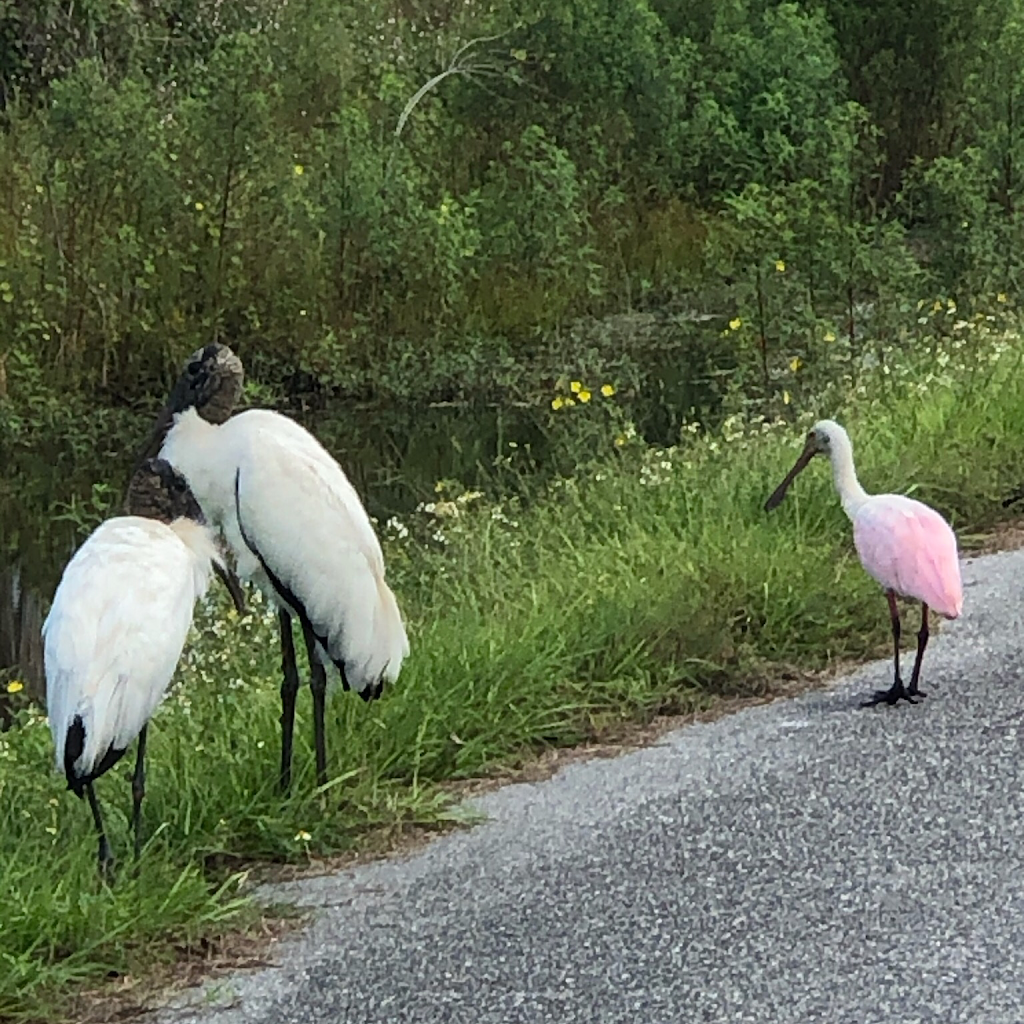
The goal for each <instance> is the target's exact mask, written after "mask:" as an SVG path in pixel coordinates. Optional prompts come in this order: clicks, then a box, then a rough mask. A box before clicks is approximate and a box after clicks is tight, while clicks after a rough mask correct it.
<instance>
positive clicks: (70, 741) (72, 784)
mask: <svg viewBox="0 0 1024 1024" xmlns="http://www.w3.org/2000/svg"><path fill="white" fill-rule="evenodd" d="M125 749H126V748H125V747H122V748H121V749H120V750H118V749H116V748H115V747H113V746H111V747H108V748H107V752H106V753H105V754H104V755H103V757H101V758H100V761H99V764H97V765H96V768H95V769H94V770H93V771H92V772H90V773H89V774H88V775H79V774H78V773H77V772H76V771H75V762H76V761H77V760H78V759H79V758H80V757H81V756H82V751H83V750H85V722H83V721H82V716H81V715H75V720H74V721H73V722H72V723H71V725H70V726H68V734H67V736H65V737H64V775H65V776H66V778H67V780H68V789H70V790H71V792H72V793H74V794H75V796H77V797H78V799H79V800H81V799H82V798H83V797H84V796H85V787H86V786H87V785H88V784H89V783H90V782H92V781H93V779H98V778H99V777H100V776H101V775H102V774H103V773H104V772H106V771H109V770H110V769H111V768H113V767H114V765H115V764H117V762H118V761H120V760H121V758H122V757H123V756H124V752H125Z"/></svg>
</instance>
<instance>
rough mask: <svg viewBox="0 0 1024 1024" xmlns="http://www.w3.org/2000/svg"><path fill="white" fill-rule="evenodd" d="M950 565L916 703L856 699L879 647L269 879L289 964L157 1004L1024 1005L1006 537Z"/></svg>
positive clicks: (214, 1012)
mask: <svg viewBox="0 0 1024 1024" xmlns="http://www.w3.org/2000/svg"><path fill="white" fill-rule="evenodd" d="M964 582H965V584H966V595H965V597H966V599H965V616H964V618H963V619H961V620H960V621H959V622H957V623H954V624H952V625H950V626H947V627H946V629H945V630H944V631H943V633H942V634H941V635H940V636H938V637H933V642H932V643H933V646H932V648H931V649H930V650H929V652H928V653H929V657H928V658H927V660H926V662H925V673H924V679H923V685H924V689H925V690H926V691H928V692H930V694H931V696H930V697H929V698H928V699H927V700H925V701H924V702H923V703H922V704H920V705H918V706H916V707H911V706H909V705H907V704H903V705H901V706H900V707H898V708H896V709H889V708H878V709H872V710H860V709H859V708H857V707H856V702H857V699H858V698H859V697H861V696H863V695H865V694H867V693H868V692H869V691H871V690H873V689H875V688H878V687H881V686H883V685H886V686H887V685H888V684H889V675H888V674H889V671H890V669H889V665H888V663H885V662H879V663H875V664H872V665H869V666H867V667H866V668H864V669H862V670H861V671H859V672H857V673H855V674H854V675H852V676H849V677H847V678H845V679H842V680H839V681H838V682H837V683H836V685H834V686H833V687H832V688H830V689H829V690H826V691H821V692H815V693H811V694H808V695H806V696H804V697H801V698H798V699H795V700H791V701H779V702H776V703H774V704H771V705H766V706H763V707H758V708H753V709H750V710H747V711H743V712H740V713H738V714H736V715H732V716H729V717H727V718H724V719H722V720H719V721H717V722H714V723H712V724H708V725H695V726H690V727H688V728H685V729H682V730H680V731H679V732H676V733H673V734H671V735H669V736H666V737H665V738H664V740H663V741H662V742H661V743H660V744H659V745H658V746H656V747H653V748H651V749H647V750H641V751H638V752H635V753H630V754H625V755H623V756H621V757H618V758H615V759H612V760H595V761H590V762H586V763H579V764H575V765H572V766H570V767H568V768H566V769H564V770H563V771H562V772H560V773H559V774H558V775H557V776H556V777H555V778H553V779H551V780H550V781H548V782H543V783H540V784H536V785H516V786H509V787H507V788H505V789H502V790H500V791H498V792H495V793H492V794H490V795H488V796H486V797H485V798H483V799H481V800H480V801H478V803H479V805H480V806H481V807H482V809H483V810H484V811H485V812H486V813H487V814H488V815H489V816H490V818H491V820H490V821H489V822H488V823H487V824H484V825H482V826H480V827H478V828H475V829H473V830H470V831H467V832H463V833H460V834H456V835H450V836H447V837H444V838H442V839H440V840H438V841H436V842H434V843H432V844H431V845H430V846H429V847H428V848H427V849H426V850H425V851H423V852H421V853H419V854H417V855H415V856H413V857H410V858H409V859H406V860H403V861H395V862H385V863H380V864H375V865H372V866H368V867H363V868H359V869H357V870H353V871H348V872H345V873H343V874H341V875H338V876H334V877H329V878H322V879H314V880H310V881H306V882H302V883H295V884H292V885H288V886H284V887H282V890H281V895H284V894H287V896H288V898H291V899H297V900H300V901H301V902H303V903H306V904H310V905H313V906H316V907H319V908H320V910H321V912H320V915H319V917H318V920H317V923H316V924H315V925H314V926H313V927H312V928H310V929H309V930H308V931H306V932H304V933H303V934H301V935H299V936H297V937H296V938H293V939H289V940H287V941H285V942H283V943H282V944H281V945H280V946H279V947H277V950H276V956H277V959H278V961H279V963H280V966H279V967H277V968H272V969H268V970H261V971H258V972H249V973H244V972H243V973H239V974H237V975H234V976H233V977H232V978H231V980H230V981H229V982H227V983H225V982H224V981H223V980H221V981H219V982H218V983H217V984H216V986H215V987H214V988H213V989H212V990H211V992H209V993H207V994H206V996H205V998H207V999H208V1000H209V1003H208V1005H205V1006H202V1007H200V1008H199V1009H196V1008H192V1009H189V1008H187V1007H186V1008H178V1009H176V1010H173V1011H165V1012H164V1013H163V1014H162V1015H161V1017H160V1021H161V1022H172V1021H173V1022H175V1024H185V1022H188V1024H291V1022H296V1024H299V1022H301V1024H321V1022H323V1024H327V1022H330V1024H341V1022H353V1024H355V1022H359V1024H385V1022H386V1024H406V1022H414V1021H415V1022H424V1024H426V1022H431V1024H441V1022H445V1024H518V1022H523V1024H540V1022H542V1021H551V1022H557V1024H572V1022H587V1024H613V1022H615V1024H618V1022H623V1024H625V1022H629V1024H669V1022H673V1024H675V1022H678V1024H690V1022H716V1024H719V1022H720V1024H744V1022H748V1021H749V1022H753V1021H756V1022H764V1024H808V1022H819V1021H820V1022H823V1024H846V1022H849V1024H911V1022H913V1024H916V1022H923V1021H942V1022H952V1021H963V1022H969V1024H1022V1022H1024V786H1022V779H1024V749H1022V745H1021V739H1022V736H1021V734H1022V725H1024V678H1022V675H1024V674H1022V671H1021V667H1020V662H1021V656H1022V651H1024V618H1022V613H1024V551H1019V552H1011V553H1008V554H1002V555H995V556H989V557H985V558H980V559H977V560H974V561H972V562H968V563H966V564H965V568H964ZM878 614H879V615H885V602H884V601H883V600H882V599H881V597H879V602H878ZM908 624H910V623H909V620H908ZM913 625H916V624H913ZM907 632H908V633H912V632H913V629H912V628H911V629H908V631H907ZM908 639H909V640H910V641H911V642H912V641H913V636H912V635H911V636H909V638H908ZM908 671H909V665H908ZM186 998H187V999H189V1000H191V1001H192V1003H193V1007H195V1005H196V1001H197V1000H202V999H203V998H204V996H203V994H202V993H196V992H192V993H190V994H188V996H187V997H186ZM218 1000H223V1001H224V1002H226V1003H228V1004H230V1005H228V1006H220V1007H219V1006H218Z"/></svg>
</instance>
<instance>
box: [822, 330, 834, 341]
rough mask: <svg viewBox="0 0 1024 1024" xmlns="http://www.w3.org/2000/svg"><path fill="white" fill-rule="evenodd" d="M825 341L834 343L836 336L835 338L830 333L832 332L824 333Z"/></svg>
mask: <svg viewBox="0 0 1024 1024" xmlns="http://www.w3.org/2000/svg"><path fill="white" fill-rule="evenodd" d="M825 340H826V341H835V340H836V336H835V334H833V333H832V331H826V332H825Z"/></svg>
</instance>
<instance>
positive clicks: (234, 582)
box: [213, 562, 245, 615]
mask: <svg viewBox="0 0 1024 1024" xmlns="http://www.w3.org/2000/svg"><path fill="white" fill-rule="evenodd" d="M213 571H214V572H215V573H216V574H217V576H218V577H219V578H220V581H221V583H223V584H224V586H225V587H227V588H228V593H229V594H230V595H231V601H232V603H233V604H234V606H235V611H236V612H238V614H239V615H244V614H245V593H244V591H243V590H242V584H241V583H239V581H238V577H237V576H236V575H235V574H234V573H233V572H232V571H231V570H230V569H229V568H228V567H227V566H226V565H221V564H220V563H219V562H214V563H213Z"/></svg>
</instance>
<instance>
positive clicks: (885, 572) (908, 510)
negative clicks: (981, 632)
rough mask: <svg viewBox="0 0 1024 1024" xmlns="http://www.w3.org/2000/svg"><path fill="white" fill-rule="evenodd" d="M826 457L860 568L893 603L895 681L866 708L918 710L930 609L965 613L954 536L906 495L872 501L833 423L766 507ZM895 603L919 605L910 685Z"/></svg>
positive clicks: (821, 427)
mask: <svg viewBox="0 0 1024 1024" xmlns="http://www.w3.org/2000/svg"><path fill="white" fill-rule="evenodd" d="M818 454H821V455H827V456H828V457H829V460H830V461H831V463H832V477H833V479H834V480H835V485H836V490H837V491H838V492H839V500H840V501H841V502H842V503H843V511H844V512H845V513H846V514H847V516H849V518H850V522H852V523H853V543H854V546H855V547H856V549H857V556H858V557H859V558H860V564H861V565H863V566H864V568H865V570H867V572H868V574H869V575H870V576H871V577H873V578H874V579H876V580H877V581H878V582H879V583H880V584H881V586H882V589H883V590H884V591H885V596H886V598H887V599H888V601H889V615H890V617H891V619H892V638H893V672H894V680H893V684H892V686H891V687H890V688H889V689H888V690H879V691H877V692H876V693H875V695H874V696H873V697H872V698H871V699H870V700H867V701H865V702H864V704H863V706H864V707H870V706H872V705H875V704H881V703H885V704H895V703H897V701H899V700H900V699H901V698H902V699H904V700H908V701H910V703H911V704H916V703H917V701H916V699H915V698H917V697H923V696H925V694H924V693H923V692H922V691H921V689H920V687H919V686H918V683H919V681H920V678H921V661H922V660H923V658H924V649H925V647H926V646H927V645H928V609H929V608H931V609H932V610H933V611H936V612H938V613H939V614H940V615H943V616H945V617H946V618H947V619H955V618H957V617H958V616H959V615H960V611H961V609H962V608H963V603H964V597H963V585H962V584H961V582H960V561H959V559H958V557H957V548H956V535H955V534H954V533H953V531H952V529H951V528H950V525H949V523H947V522H946V520H945V519H943V518H942V516H940V515H939V513H938V512H936V511H935V509H933V508H929V506H927V505H925V504H923V503H922V502H920V501H915V500H914V499H913V498H908V497H906V496H905V495H903V494H868V493H867V492H866V491H865V490H864V488H863V487H861V485H860V482H859V481H858V479H857V473H856V471H855V469H854V467H853V446H852V445H851V443H850V436H849V434H847V433H846V431H845V430H844V429H843V428H842V427H841V426H840V425H839V424H838V423H836V422H835V421H834V420H820V421H819V422H817V423H815V424H814V426H813V427H812V428H811V430H810V433H808V435H807V442H806V444H805V445H804V450H803V451H802V452H801V453H800V458H798V459H797V460H796V464H795V465H794V466H793V468H792V469H791V470H790V471H789V472H788V473H787V474H786V478H785V479H784V480H783V481H782V483H781V484H779V486H778V487H777V488H776V489H775V490H774V491H773V492H772V496H771V497H770V498H769V499H768V500H767V501H766V502H765V506H764V507H765V511H771V510H772V509H773V508H775V507H776V506H777V505H778V504H780V503H781V501H782V499H783V498H784V497H785V496H786V491H787V490H788V489H789V486H790V484H791V483H792V482H793V481H794V480H795V479H796V476H797V474H798V473H800V472H801V471H802V470H803V469H804V468H806V466H807V464H808V463H809V462H810V461H811V459H813V458H814V456H815V455H818ZM897 597H905V598H909V599H911V600H914V601H920V602H921V629H920V632H919V633H918V634H917V658H916V659H915V661H914V669H913V671H912V672H911V674H910V685H909V686H904V683H903V679H902V677H901V676H900V613H899V608H898V606H897V604H896V598H897Z"/></svg>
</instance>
